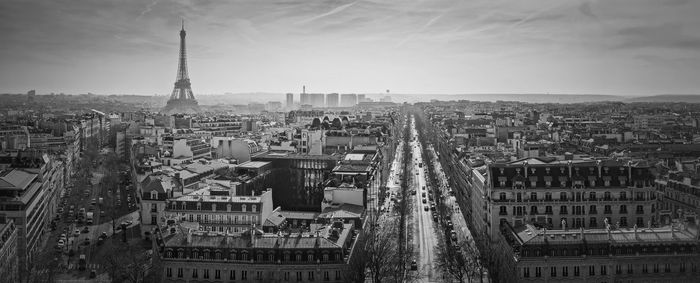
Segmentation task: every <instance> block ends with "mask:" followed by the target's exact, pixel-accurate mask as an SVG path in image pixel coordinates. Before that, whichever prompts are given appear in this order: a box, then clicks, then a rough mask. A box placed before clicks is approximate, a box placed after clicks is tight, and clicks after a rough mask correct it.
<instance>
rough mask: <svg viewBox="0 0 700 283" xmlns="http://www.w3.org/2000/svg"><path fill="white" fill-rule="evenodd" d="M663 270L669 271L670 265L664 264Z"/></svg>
mask: <svg viewBox="0 0 700 283" xmlns="http://www.w3.org/2000/svg"><path fill="white" fill-rule="evenodd" d="M664 272H666V273H668V272H671V265H670V264H668V263H667V264H664Z"/></svg>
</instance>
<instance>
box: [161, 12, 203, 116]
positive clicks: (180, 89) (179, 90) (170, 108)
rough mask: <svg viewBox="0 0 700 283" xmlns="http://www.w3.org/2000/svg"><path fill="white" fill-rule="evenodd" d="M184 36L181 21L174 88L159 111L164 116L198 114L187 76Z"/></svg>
mask: <svg viewBox="0 0 700 283" xmlns="http://www.w3.org/2000/svg"><path fill="white" fill-rule="evenodd" d="M185 35H186V33H185V22H184V21H183V22H182V30H180V60H179V62H178V66H177V77H176V79H175V88H174V89H173V92H172V94H171V95H170V99H168V103H167V104H166V105H165V107H164V108H163V110H162V111H161V112H162V113H165V114H195V113H198V112H199V104H198V103H197V100H196V99H195V98H194V93H193V92H192V84H191V83H190V77H189V75H188V74H187V51H186V48H185Z"/></svg>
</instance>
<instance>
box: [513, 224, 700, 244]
mask: <svg viewBox="0 0 700 283" xmlns="http://www.w3.org/2000/svg"><path fill="white" fill-rule="evenodd" d="M635 230H636V231H635ZM511 231H512V233H513V235H514V236H516V237H515V239H516V241H517V244H519V245H521V246H527V245H543V244H549V245H556V244H575V243H584V242H585V243H586V244H594V243H610V244H631V243H636V244H644V243H647V244H648V243H662V242H674V243H677V242H696V241H697V235H696V233H695V232H694V231H692V230H689V229H678V228H674V230H673V231H672V230H671V227H670V226H667V227H661V228H637V229H634V228H619V229H616V228H611V229H610V230H609V231H608V230H607V229H583V228H581V229H571V230H549V229H544V228H536V227H535V226H532V225H529V224H528V225H522V226H519V227H516V228H512V230H511Z"/></svg>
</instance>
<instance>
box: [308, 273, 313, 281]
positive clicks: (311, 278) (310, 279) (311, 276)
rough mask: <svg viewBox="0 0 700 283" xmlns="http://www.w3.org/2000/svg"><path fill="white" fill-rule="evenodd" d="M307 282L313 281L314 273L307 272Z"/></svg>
mask: <svg viewBox="0 0 700 283" xmlns="http://www.w3.org/2000/svg"><path fill="white" fill-rule="evenodd" d="M309 281H314V272H313V271H309Z"/></svg>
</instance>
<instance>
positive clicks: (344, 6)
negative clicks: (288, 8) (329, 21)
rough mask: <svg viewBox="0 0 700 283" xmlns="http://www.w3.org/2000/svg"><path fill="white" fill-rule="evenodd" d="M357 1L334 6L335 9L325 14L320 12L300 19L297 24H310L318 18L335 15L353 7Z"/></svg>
mask: <svg viewBox="0 0 700 283" xmlns="http://www.w3.org/2000/svg"><path fill="white" fill-rule="evenodd" d="M356 3H357V1H355V2H352V3H348V4H345V5H340V6H338V7H335V8H333V10H330V11H328V12H326V13H323V14H320V15H316V16H313V17H311V18H308V19H305V20H302V21H299V22H297V24H298V25H300V24H308V23H310V22H313V21H317V20H320V19H323V18H325V17H328V16H332V15H335V14H337V13H340V12H342V11H343V10H345V9H347V8H350V7H352V6H353V5H355V4H356Z"/></svg>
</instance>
